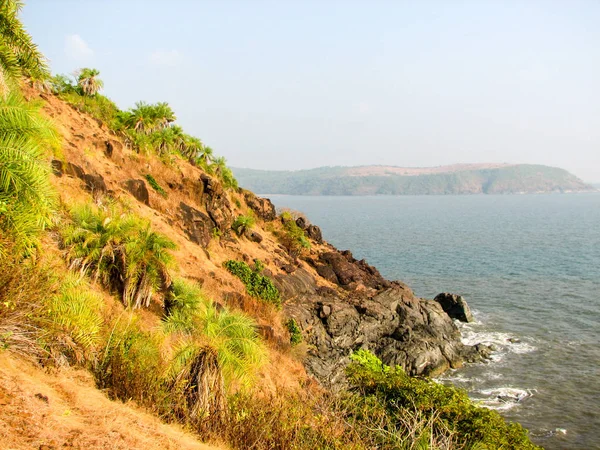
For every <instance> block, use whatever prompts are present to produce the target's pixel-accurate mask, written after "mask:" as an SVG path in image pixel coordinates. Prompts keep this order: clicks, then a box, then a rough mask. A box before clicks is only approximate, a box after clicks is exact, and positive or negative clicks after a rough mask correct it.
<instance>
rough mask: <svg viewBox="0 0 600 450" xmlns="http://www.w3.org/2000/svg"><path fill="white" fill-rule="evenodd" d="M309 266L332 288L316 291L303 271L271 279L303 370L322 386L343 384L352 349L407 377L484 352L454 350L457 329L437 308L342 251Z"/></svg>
mask: <svg viewBox="0 0 600 450" xmlns="http://www.w3.org/2000/svg"><path fill="white" fill-rule="evenodd" d="M309 263H310V264H311V265H313V266H314V267H316V270H317V272H318V274H319V275H320V276H321V277H323V278H324V279H325V280H327V281H329V282H331V283H335V284H336V285H338V286H339V287H338V288H337V289H332V288H326V287H319V286H318V285H317V284H316V281H315V279H314V276H312V275H310V274H309V273H308V272H307V271H306V270H304V269H299V270H296V271H295V272H294V273H291V274H287V275H284V274H280V275H277V276H275V278H274V281H275V283H276V284H277V286H278V288H279V289H280V291H281V292H282V296H283V298H284V311H285V313H286V314H287V315H288V316H290V317H293V318H294V319H296V321H297V322H298V324H299V326H300V327H301V329H302V331H303V334H304V337H305V340H306V342H307V343H308V344H309V345H310V348H311V350H310V351H309V354H308V356H307V358H306V361H305V364H306V367H307V369H308V370H309V371H310V372H311V373H312V374H313V375H315V376H316V377H317V378H318V379H319V380H320V381H321V382H322V383H324V384H325V385H328V386H334V385H338V384H341V383H343V382H344V368H345V367H346V365H347V364H348V362H349V357H350V355H351V354H352V352H353V351H355V350H358V349H360V348H367V349H369V350H371V351H373V352H374V353H375V354H377V355H378V356H379V357H380V358H381V359H382V361H383V362H384V363H386V364H389V365H392V366H395V365H399V366H401V367H403V368H404V370H405V371H406V372H407V373H409V374H411V375H429V376H434V375H437V374H439V373H442V372H443V371H445V370H447V369H449V368H455V367H459V366H461V365H462V364H463V362H464V361H477V360H481V359H482V358H483V357H485V356H486V354H489V349H488V348H484V347H481V348H477V347H472V346H467V345H464V344H462V342H461V340H460V331H459V330H458V328H457V327H456V325H455V324H454V322H453V321H452V319H451V318H450V316H449V315H448V314H447V313H446V312H445V311H444V309H443V308H442V306H441V305H440V304H439V303H438V302H436V301H432V300H425V299H421V298H418V297H415V295H414V294H413V292H412V291H411V290H410V289H409V288H408V287H406V285H404V284H402V283H400V282H392V281H388V280H386V279H384V278H383V277H382V276H381V274H380V273H379V272H378V271H377V269H375V268H374V267H372V266H370V265H369V264H367V263H366V262H365V261H364V260H363V261H357V260H356V259H354V258H353V257H352V254H351V253H350V252H348V251H346V252H337V251H335V250H332V251H330V252H326V253H323V254H321V255H320V257H319V259H318V260H317V261H314V260H309ZM340 288H342V289H340Z"/></svg>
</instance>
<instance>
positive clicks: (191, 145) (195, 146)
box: [179, 134, 204, 162]
mask: <svg viewBox="0 0 600 450" xmlns="http://www.w3.org/2000/svg"><path fill="white" fill-rule="evenodd" d="M203 148H204V145H203V144H202V141H201V140H200V139H199V138H197V137H194V136H190V135H189V134H186V135H185V138H184V142H183V146H182V147H181V148H180V149H179V151H180V152H181V154H182V155H183V156H185V157H186V158H188V159H189V160H190V161H192V162H196V159H197V158H198V156H199V155H200V154H201V153H202V149H203Z"/></svg>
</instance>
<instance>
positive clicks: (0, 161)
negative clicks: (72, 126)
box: [0, 92, 58, 248]
mask: <svg viewBox="0 0 600 450" xmlns="http://www.w3.org/2000/svg"><path fill="white" fill-rule="evenodd" d="M56 145H58V137H57V134H56V132H55V130H54V129H53V127H52V125H51V124H50V122H49V121H47V120H46V119H44V118H43V117H42V116H41V115H40V114H39V105H36V104H32V103H27V102H25V100H23V98H22V97H21V96H20V95H19V94H18V93H15V92H13V93H10V94H8V96H7V97H5V98H0V233H1V232H2V231H3V232H5V233H8V234H11V235H13V237H15V238H16V240H17V241H18V243H19V245H23V246H24V248H30V247H31V246H32V245H34V244H35V235H36V233H37V231H39V230H40V229H42V228H43V227H44V226H45V225H47V224H48V223H49V220H50V213H51V211H52V207H53V205H54V199H55V196H54V191H53V189H52V187H51V184H50V180H49V172H50V170H49V166H48V163H47V161H46V155H45V150H46V149H47V148H49V147H51V146H56Z"/></svg>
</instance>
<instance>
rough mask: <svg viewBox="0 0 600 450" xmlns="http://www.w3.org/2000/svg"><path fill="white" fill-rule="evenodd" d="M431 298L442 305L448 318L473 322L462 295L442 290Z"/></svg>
mask: <svg viewBox="0 0 600 450" xmlns="http://www.w3.org/2000/svg"><path fill="white" fill-rule="evenodd" d="M433 300H434V301H436V302H438V303H439V304H440V305H441V306H442V308H443V310H444V312H445V313H446V314H448V315H449V316H450V318H452V319H457V320H460V321H461V322H467V323H468V322H473V314H471V309H470V308H469V305H467V301H466V300H465V299H464V297H463V296H462V295H456V294H450V293H448V292H442V293H441V294H438V295H437V296H436V297H435V298H434V299H433Z"/></svg>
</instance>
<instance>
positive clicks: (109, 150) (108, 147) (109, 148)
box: [104, 141, 115, 158]
mask: <svg viewBox="0 0 600 450" xmlns="http://www.w3.org/2000/svg"><path fill="white" fill-rule="evenodd" d="M104 145H105V147H106V148H105V149H104V153H105V154H106V156H108V157H109V158H112V155H113V151H114V149H115V146H114V145H113V143H112V142H110V141H105V142H104Z"/></svg>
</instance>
